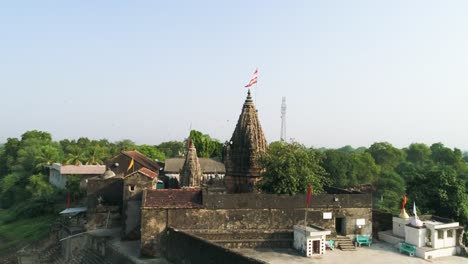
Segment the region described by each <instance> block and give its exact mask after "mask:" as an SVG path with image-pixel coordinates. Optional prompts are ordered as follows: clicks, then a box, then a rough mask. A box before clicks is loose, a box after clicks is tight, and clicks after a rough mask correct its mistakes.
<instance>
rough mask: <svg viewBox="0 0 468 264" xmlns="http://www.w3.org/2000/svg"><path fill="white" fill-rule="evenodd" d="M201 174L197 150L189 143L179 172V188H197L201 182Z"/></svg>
mask: <svg viewBox="0 0 468 264" xmlns="http://www.w3.org/2000/svg"><path fill="white" fill-rule="evenodd" d="M202 176H203V172H202V170H201V166H200V161H199V160H198V156H197V149H196V148H195V145H193V143H192V142H191V141H190V138H189V148H188V151H187V155H186V156H185V162H184V166H183V167H182V170H181V171H180V187H199V186H200V185H201V182H202Z"/></svg>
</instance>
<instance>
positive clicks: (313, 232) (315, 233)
mask: <svg viewBox="0 0 468 264" xmlns="http://www.w3.org/2000/svg"><path fill="white" fill-rule="evenodd" d="M330 234H331V232H330V231H329V230H324V229H321V228H319V227H315V226H314V227H309V226H307V227H306V226H302V225H295V226H294V248H295V249H297V250H298V251H300V252H301V253H302V254H303V255H304V256H306V257H311V256H313V255H323V254H325V242H326V236H327V235H330Z"/></svg>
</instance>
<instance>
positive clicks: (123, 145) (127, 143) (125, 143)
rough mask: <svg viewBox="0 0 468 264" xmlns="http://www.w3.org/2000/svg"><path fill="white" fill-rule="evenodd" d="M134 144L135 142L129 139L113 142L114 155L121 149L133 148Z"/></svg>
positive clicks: (134, 147)
mask: <svg viewBox="0 0 468 264" xmlns="http://www.w3.org/2000/svg"><path fill="white" fill-rule="evenodd" d="M135 149H136V144H135V142H133V141H131V140H130V139H123V140H120V141H117V142H115V145H114V151H113V153H114V155H115V154H118V153H119V152H120V151H122V150H135Z"/></svg>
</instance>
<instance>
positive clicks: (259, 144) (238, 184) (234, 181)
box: [224, 90, 267, 193]
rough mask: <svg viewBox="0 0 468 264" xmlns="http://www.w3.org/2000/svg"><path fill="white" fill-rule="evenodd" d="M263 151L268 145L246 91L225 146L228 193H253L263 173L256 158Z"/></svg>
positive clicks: (225, 179)
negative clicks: (245, 97)
mask: <svg viewBox="0 0 468 264" xmlns="http://www.w3.org/2000/svg"><path fill="white" fill-rule="evenodd" d="M266 149H267V142H266V140H265V136H264V135H263V131H262V127H261V126H260V121H259V120H258V115H257V110H255V106H254V103H253V101H252V97H251V96H250V90H249V92H248V94H247V99H246V100H245V102H244V106H243V107H242V113H241V114H240V117H239V121H237V125H236V129H235V130H234V133H233V134H232V138H231V141H230V142H229V143H228V144H227V146H226V158H225V162H224V163H225V166H226V176H225V177H224V181H225V184H226V190H227V192H229V193H242V192H251V191H252V190H253V186H254V184H255V183H256V182H257V181H258V180H260V175H261V173H262V171H263V170H264V168H262V167H261V166H260V165H259V163H258V158H259V157H260V155H261V154H263V153H265V151H266Z"/></svg>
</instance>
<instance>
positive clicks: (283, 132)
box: [281, 96, 286, 141]
mask: <svg viewBox="0 0 468 264" xmlns="http://www.w3.org/2000/svg"><path fill="white" fill-rule="evenodd" d="M285 140H286V97H284V96H283V102H282V103H281V141H285Z"/></svg>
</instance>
